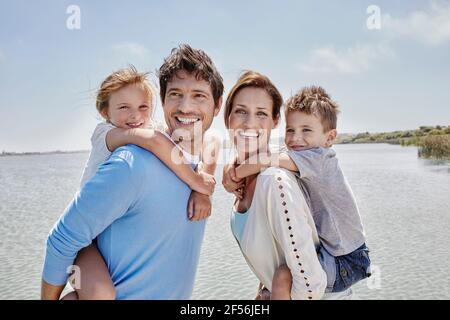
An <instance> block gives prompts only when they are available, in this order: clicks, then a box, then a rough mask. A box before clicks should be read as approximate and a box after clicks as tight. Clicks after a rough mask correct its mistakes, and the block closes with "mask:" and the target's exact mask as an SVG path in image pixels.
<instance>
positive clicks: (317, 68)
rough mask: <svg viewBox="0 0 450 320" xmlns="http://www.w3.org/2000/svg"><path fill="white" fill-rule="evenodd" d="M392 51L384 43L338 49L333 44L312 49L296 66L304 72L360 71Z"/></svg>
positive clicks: (367, 68) (368, 67) (390, 54)
mask: <svg viewBox="0 0 450 320" xmlns="http://www.w3.org/2000/svg"><path fill="white" fill-rule="evenodd" d="M392 55H393V53H392V51H391V49H390V48H389V47H388V46H387V45H384V44H377V45H372V44H365V45H355V46H353V47H350V48H347V49H344V50H338V49H336V48H335V47H333V46H328V47H322V48H318V49H315V50H312V51H311V52H310V53H309V56H308V58H307V59H306V62H305V63H299V64H297V67H298V68H299V69H300V70H302V71H305V72H321V73H331V72H333V73H336V72H337V73H353V74H356V73H361V72H363V71H366V70H369V69H370V68H371V67H372V65H374V64H375V63H376V61H378V60H380V59H382V58H386V57H390V56H392Z"/></svg>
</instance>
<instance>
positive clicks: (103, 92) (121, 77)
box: [95, 65, 154, 115]
mask: <svg viewBox="0 0 450 320" xmlns="http://www.w3.org/2000/svg"><path fill="white" fill-rule="evenodd" d="M147 75H148V73H142V72H138V71H137V69H136V68H135V67H134V66H132V65H130V66H129V67H128V68H124V69H120V70H117V71H114V72H113V73H111V74H110V75H109V76H108V77H107V78H106V79H105V80H104V81H103V82H102V84H101V85H100V89H98V91H97V99H96V103H95V105H96V107H97V111H98V112H99V113H100V114H101V115H103V114H102V112H103V111H104V109H105V108H108V105H109V99H110V98H111V94H113V93H114V92H116V91H117V90H120V89H122V88H124V87H126V86H128V85H130V84H135V85H139V86H140V87H141V88H142V89H143V90H144V92H145V93H146V94H147V95H148V98H149V100H150V103H153V98H154V96H153V95H154V93H153V92H154V90H153V88H152V85H151V84H150V82H149V81H148V79H147ZM150 107H151V106H150Z"/></svg>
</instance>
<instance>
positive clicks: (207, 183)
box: [106, 128, 215, 195]
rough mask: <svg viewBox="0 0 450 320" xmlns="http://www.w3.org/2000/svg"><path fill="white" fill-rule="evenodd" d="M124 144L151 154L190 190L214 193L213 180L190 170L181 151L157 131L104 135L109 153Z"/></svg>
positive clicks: (117, 130)
mask: <svg viewBox="0 0 450 320" xmlns="http://www.w3.org/2000/svg"><path fill="white" fill-rule="evenodd" d="M126 144H135V145H138V146H139V147H141V148H144V149H147V150H149V151H150V152H152V153H153V154H154V155H155V156H157V157H158V158H159V159H160V160H161V161H162V162H163V163H164V164H165V165H167V167H169V169H170V170H172V171H173V172H174V173H175V174H176V175H177V176H178V177H179V178H180V179H181V180H183V181H184V182H185V183H186V184H187V185H189V187H190V188H191V189H193V190H195V191H198V192H201V193H204V194H208V195H210V194H212V192H213V191H214V185H215V183H214V179H212V177H209V176H207V175H201V174H198V173H196V172H195V171H194V170H192V167H191V165H190V164H189V163H188V162H187V161H186V159H185V158H184V156H183V154H182V153H181V151H180V150H179V149H178V148H177V147H176V146H175V145H174V144H173V142H172V141H170V140H169V139H167V137H165V136H164V135H163V134H162V133H160V132H158V131H157V130H152V129H140V128H137V129H121V128H115V129H112V130H110V131H109V132H108V134H107V135H106V145H107V146H108V149H109V150H111V151H114V150H115V149H116V148H118V147H120V146H123V145H126Z"/></svg>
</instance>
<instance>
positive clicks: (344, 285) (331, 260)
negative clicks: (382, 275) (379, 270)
mask: <svg viewBox="0 0 450 320" xmlns="http://www.w3.org/2000/svg"><path fill="white" fill-rule="evenodd" d="M318 256H319V261H320V263H321V265H322V267H323V269H324V270H325V273H326V274H327V289H326V291H325V292H342V291H345V290H347V289H348V288H350V287H351V286H352V285H354V284H355V283H357V282H358V281H361V280H363V279H365V278H368V277H370V258H369V249H368V248H367V247H366V244H363V245H362V246H361V247H359V248H358V249H356V250H355V251H353V252H351V253H349V254H346V255H343V256H339V257H334V256H332V255H331V254H330V253H329V252H328V251H327V250H326V249H325V248H324V247H323V246H322V245H321V246H320V247H319V249H318Z"/></svg>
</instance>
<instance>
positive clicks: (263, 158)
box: [236, 153, 298, 179]
mask: <svg viewBox="0 0 450 320" xmlns="http://www.w3.org/2000/svg"><path fill="white" fill-rule="evenodd" d="M268 167H278V168H283V169H287V170H290V171H294V172H298V168H297V166H296V165H295V162H294V161H293V160H292V159H291V158H290V157H289V155H287V154H286V153H273V154H256V155H254V156H251V157H250V158H248V159H247V160H246V161H245V162H244V163H243V164H241V165H239V166H238V167H237V168H236V178H237V179H243V178H245V177H248V176H251V175H253V174H256V173H259V172H260V171H261V170H263V169H266V168H268Z"/></svg>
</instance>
